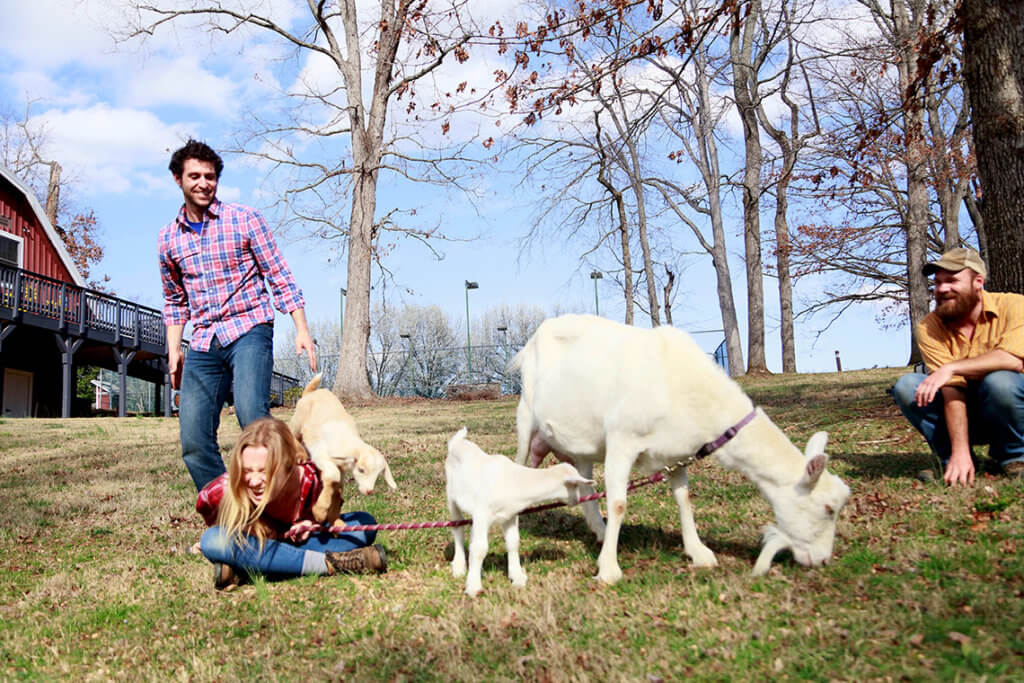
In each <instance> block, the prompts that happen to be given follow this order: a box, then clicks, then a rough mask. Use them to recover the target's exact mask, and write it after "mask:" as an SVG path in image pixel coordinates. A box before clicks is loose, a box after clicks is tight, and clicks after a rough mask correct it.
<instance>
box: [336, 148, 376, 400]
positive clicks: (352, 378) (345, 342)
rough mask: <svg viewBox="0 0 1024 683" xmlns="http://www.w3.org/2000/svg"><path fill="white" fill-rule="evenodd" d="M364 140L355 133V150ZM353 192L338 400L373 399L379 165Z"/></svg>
mask: <svg viewBox="0 0 1024 683" xmlns="http://www.w3.org/2000/svg"><path fill="white" fill-rule="evenodd" d="M364 138H365V133H362V132H361V131H358V132H354V133H353V136H352V140H353V143H354V144H353V147H355V146H356V144H358V143H359V142H362V141H363V139H364ZM359 168H360V169H361V172H360V174H359V176H358V177H357V178H356V181H355V184H354V187H353V192H352V213H351V220H350V222H349V235H348V295H347V297H346V302H345V304H346V305H345V320H344V325H343V327H342V332H341V348H340V349H339V351H338V354H339V355H338V376H337V379H336V380H335V382H334V393H335V394H337V395H338V397H339V398H345V399H350V398H360V399H366V398H372V397H373V396H374V393H373V388H372V387H371V386H370V380H369V377H367V374H366V348H367V344H368V343H369V341H370V263H371V256H372V252H373V216H374V212H375V210H376V206H377V167H376V163H374V162H369V161H366V160H364V161H363V162H362V164H361V165H360V167H359Z"/></svg>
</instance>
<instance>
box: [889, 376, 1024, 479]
mask: <svg viewBox="0 0 1024 683" xmlns="http://www.w3.org/2000/svg"><path fill="white" fill-rule="evenodd" d="M925 377H927V375H922V374H920V373H911V374H909V375H904V376H903V377H900V379H899V381H898V382H896V386H894V387H893V388H892V397H893V399H894V400H895V401H896V405H897V406H898V407H899V409H900V411H901V412H902V413H903V415H904V416H906V418H907V419H908V420H910V424H912V425H914V427H915V428H916V429H917V431H919V432H921V434H922V435H923V436H924V438H925V441H927V442H928V445H929V446H931V448H932V452H933V453H935V455H936V456H938V457H939V459H940V460H942V463H943V465H945V464H946V463H947V462H948V461H949V456H950V452H951V450H952V447H951V446H950V443H949V430H948V429H947V428H946V416H945V412H944V402H943V398H942V392H941V391H940V392H938V393H937V394H935V399H934V400H933V401H932V402H931V403H929V404H928V405H926V406H924V407H923V408H922V407H919V406H918V405H917V403H915V402H914V391H915V390H916V389H917V386H918V385H919V384H920V383H921V382H923V381H924V378H925ZM966 391H967V427H968V431H969V432H970V442H971V445H974V444H986V443H987V444H989V456H990V457H991V458H992V459H993V460H996V461H998V462H999V463H1000V464H1003V465H1005V464H1006V463H1008V462H1016V461H1024V374H1021V373H1019V372H1011V371H1009V370H998V371H996V372H991V373H989V374H988V375H986V376H985V378H984V379H981V380H978V381H971V382H968V383H967V389H966Z"/></svg>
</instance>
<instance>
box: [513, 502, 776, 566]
mask: <svg viewBox="0 0 1024 683" xmlns="http://www.w3.org/2000/svg"><path fill="white" fill-rule="evenodd" d="M519 528H520V530H521V531H523V532H528V533H529V534H531V535H533V536H538V537H545V538H552V539H557V540H562V541H573V540H576V541H580V540H582V541H583V542H584V543H586V546H587V550H588V552H589V553H590V554H591V555H592V556H593V557H594V558H595V559H596V558H597V556H598V554H599V553H600V552H601V544H600V543H598V542H597V540H596V539H595V538H594V534H593V533H591V531H590V529H589V528H588V527H587V524H586V521H585V520H584V519H583V517H582V515H574V514H573V513H571V512H567V511H565V510H546V511H544V512H540V513H537V514H536V515H525V516H522V517H520V518H519ZM757 533H758V534H759V532H757ZM701 541H703V542H704V544H705V545H707V546H708V547H709V548H711V550H712V551H714V553H715V554H716V555H727V556H730V557H733V558H735V559H737V560H749V561H751V562H753V561H754V560H755V559H757V556H758V554H759V553H760V551H761V548H760V545H759V544H757V543H755V544H750V543H742V542H739V543H738V542H734V541H727V540H722V539H720V538H718V537H716V536H715V535H714V534H713V533H707V532H705V533H702V534H701ZM618 547H619V551H620V552H629V553H632V552H648V553H656V552H669V553H673V554H678V555H679V556H680V558H682V559H684V560H685V561H686V562H689V559H688V558H687V557H686V552H685V550H684V549H683V538H682V533H681V531H680V530H679V529H677V528H676V529H672V530H670V531H666V530H665V529H663V528H660V527H653V526H648V525H645V524H624V525H623V526H622V531H621V532H620V533H619V545H618ZM559 552H560V551H559Z"/></svg>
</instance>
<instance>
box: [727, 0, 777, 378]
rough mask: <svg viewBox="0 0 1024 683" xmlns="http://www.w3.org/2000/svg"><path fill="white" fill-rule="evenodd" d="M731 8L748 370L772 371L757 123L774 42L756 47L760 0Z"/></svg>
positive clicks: (730, 43) (749, 371)
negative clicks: (761, 83) (741, 155)
mask: <svg viewBox="0 0 1024 683" xmlns="http://www.w3.org/2000/svg"><path fill="white" fill-rule="evenodd" d="M745 10H746V12H747V17H746V19H745V20H743V19H742V18H741V15H740V5H737V6H736V8H735V9H734V10H733V21H732V29H731V31H730V33H729V58H730V62H731V64H732V85H733V95H734V97H735V99H736V108H737V109H738V110H739V115H740V121H741V122H742V123H743V147H744V152H745V163H744V167H743V184H742V189H743V247H744V254H745V256H746V267H747V373H748V374H758V373H766V372H768V365H767V364H766V361H765V353H764V284H763V282H762V266H761V218H760V203H761V202H760V200H761V163H762V153H761V135H760V129H759V128H758V122H757V104H758V98H759V95H758V83H757V78H758V70H759V68H760V65H761V62H762V61H763V60H764V58H765V56H766V53H767V51H768V50H769V49H770V45H766V44H762V45H760V46H759V49H758V51H757V52H756V53H755V51H754V42H755V41H754V39H755V36H756V35H757V33H758V30H759V28H760V27H759V24H760V15H761V11H762V4H761V0H750V2H749V3H747V6H746V8H745Z"/></svg>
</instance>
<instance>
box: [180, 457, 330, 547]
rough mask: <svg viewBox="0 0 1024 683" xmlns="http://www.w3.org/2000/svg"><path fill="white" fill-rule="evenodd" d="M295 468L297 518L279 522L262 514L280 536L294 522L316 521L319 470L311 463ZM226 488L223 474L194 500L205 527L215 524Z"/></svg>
mask: <svg viewBox="0 0 1024 683" xmlns="http://www.w3.org/2000/svg"><path fill="white" fill-rule="evenodd" d="M296 467H298V468H299V481H300V484H299V500H301V501H302V505H301V507H300V509H299V518H298V519H296V520H292V521H281V520H277V519H273V518H272V517H270V516H269V515H267V514H266V513H264V520H263V521H265V522H267V523H268V524H269V525H270V526H271V527H272V528H274V530H275V531H277V532H278V533H280V534H284V532H286V531H288V529H290V528H291V525H292V523H294V522H301V521H302V520H306V519H308V520H309V521H311V522H315V521H316V518H315V517H314V516H313V505H314V504H315V503H316V500H317V498H319V497H320V492H321V491H323V488H324V484H323V481H322V480H321V479H320V470H318V469H317V468H316V465H314V464H313V463H312V462H311V461H309V460H307V461H306V462H301V463H299V464H298V465H296ZM227 488H228V473H227V472H225V473H224V474H222V475H220V476H219V477H217V478H216V479H214V480H213V481H211V482H210V483H209V484H207V485H206V486H204V487H203V490H202V491H200V492H199V497H198V498H196V512H198V513H199V514H201V515H202V516H203V520H204V521H205V522H206V526H213V525H214V524H216V523H217V511H218V510H219V509H220V502H221V501H222V500H223V499H224V493H225V491H227Z"/></svg>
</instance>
